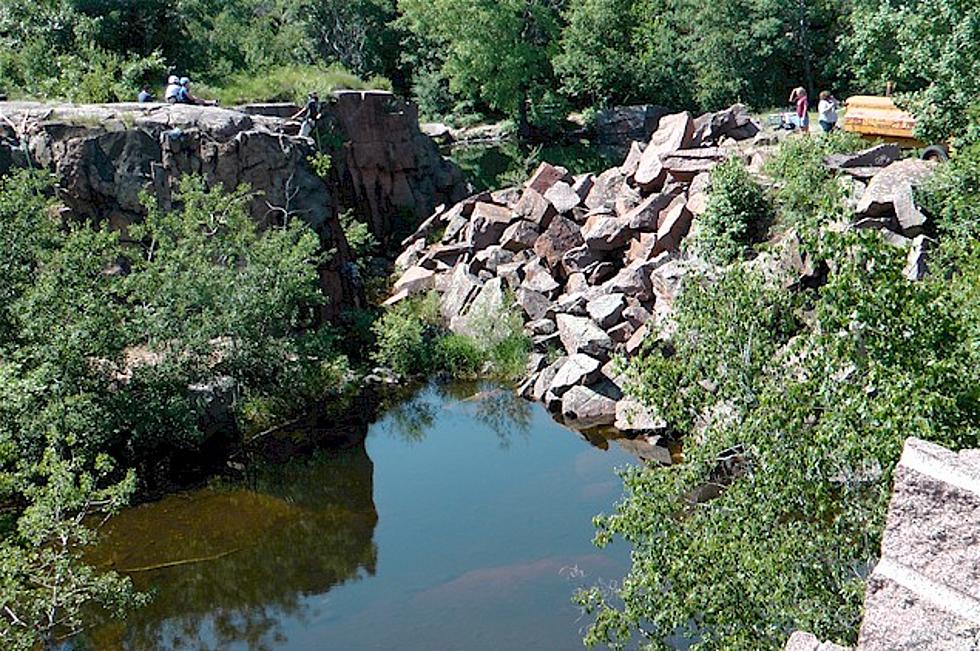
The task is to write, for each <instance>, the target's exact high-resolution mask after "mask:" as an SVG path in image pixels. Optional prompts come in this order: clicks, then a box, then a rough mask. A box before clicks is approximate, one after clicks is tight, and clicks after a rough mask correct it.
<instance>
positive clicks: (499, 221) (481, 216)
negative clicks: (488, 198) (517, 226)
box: [466, 201, 514, 251]
mask: <svg viewBox="0 0 980 651" xmlns="http://www.w3.org/2000/svg"><path fill="white" fill-rule="evenodd" d="M513 220H514V213H512V212H511V210H510V208H508V207H506V206H498V205H496V204H492V203H486V202H483V201H481V202H479V203H477V204H476V205H475V206H474V207H473V214H472V215H471V216H470V225H469V228H468V232H467V237H466V241H467V243H468V244H469V245H470V246H472V247H473V249H475V250H477V251H479V250H480V249H485V248H486V247H488V246H490V245H491V244H497V243H498V242H499V241H500V238H501V236H502V235H503V234H504V231H505V230H507V227H508V226H509V225H510V223H511V222H512V221H513Z"/></svg>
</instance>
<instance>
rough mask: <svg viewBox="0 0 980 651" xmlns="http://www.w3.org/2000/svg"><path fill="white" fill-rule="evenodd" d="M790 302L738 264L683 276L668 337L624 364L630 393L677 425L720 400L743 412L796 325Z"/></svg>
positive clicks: (686, 426) (688, 424) (689, 423)
mask: <svg viewBox="0 0 980 651" xmlns="http://www.w3.org/2000/svg"><path fill="white" fill-rule="evenodd" d="M795 307H796V306H795V304H794V299H793V296H792V295H791V294H789V293H788V292H786V291H785V290H783V289H782V288H779V287H773V286H770V285H769V284H767V282H766V281H765V280H764V278H763V277H762V275H761V273H759V272H754V271H747V270H745V269H742V268H740V267H738V266H734V267H732V268H730V269H729V270H727V271H726V272H724V273H723V274H722V275H721V277H720V278H718V279H715V280H712V279H709V278H707V277H701V278H691V279H689V281H688V282H687V284H686V285H685V291H684V292H683V293H682V294H681V296H680V297H679V298H678V305H677V317H676V323H677V331H676V333H675V334H674V336H673V337H671V339H670V342H669V344H659V345H658V344H657V343H653V344H652V345H650V346H649V347H648V348H647V349H646V350H645V352H644V354H643V355H641V356H640V357H639V358H638V359H637V361H636V362H635V363H633V364H632V366H631V368H630V372H631V374H632V376H633V384H634V385H635V393H636V394H637V395H638V396H639V397H640V398H641V399H642V400H643V401H644V402H645V403H647V404H649V405H652V406H653V407H654V408H655V409H656V411H657V412H658V413H661V414H662V415H663V416H664V417H665V418H667V419H668V421H669V422H671V423H672V424H674V425H675V426H676V427H678V428H679V429H680V430H682V431H689V430H691V429H692V428H694V426H695V424H696V423H697V422H698V420H699V419H700V418H702V417H703V415H704V414H706V413H708V412H710V411H711V410H712V409H714V408H716V407H718V406H719V405H722V404H724V406H725V407H726V408H727V409H730V410H733V412H734V414H735V415H736V417H737V415H738V414H744V413H746V412H748V411H749V410H750V409H752V408H753V407H754V406H755V405H756V403H757V401H758V399H759V393H760V391H761V389H762V387H761V382H762V381H763V380H764V374H763V371H764V369H765V368H766V367H767V366H768V365H769V364H770V363H771V361H772V359H773V356H774V355H775V354H776V352H777V351H778V350H779V349H780V347H782V346H783V345H785V344H786V342H787V341H788V340H789V338H790V337H791V336H792V335H793V334H794V333H795V331H796V330H797V329H798V327H799V324H798V323H797V319H796V318H795V316H794V308H795Z"/></svg>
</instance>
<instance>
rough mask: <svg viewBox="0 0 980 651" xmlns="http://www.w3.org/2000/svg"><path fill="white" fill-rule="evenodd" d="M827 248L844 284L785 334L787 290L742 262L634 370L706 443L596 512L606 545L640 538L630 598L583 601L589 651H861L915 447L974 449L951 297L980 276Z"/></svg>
mask: <svg viewBox="0 0 980 651" xmlns="http://www.w3.org/2000/svg"><path fill="white" fill-rule="evenodd" d="M822 251H823V254H824V255H826V256H829V257H830V258H831V267H832V268H833V269H834V270H835V272H834V273H833V274H832V276H831V279H830V281H829V283H828V285H826V286H825V287H823V288H822V289H821V290H820V291H819V292H818V293H815V294H814V295H812V296H810V300H811V301H814V302H815V304H814V305H813V307H812V311H811V312H810V317H809V321H808V323H807V325H803V323H802V322H800V323H796V324H795V327H793V323H794V322H793V320H792V319H789V318H787V317H786V316H783V317H779V318H777V319H775V322H773V320H772V317H773V316H775V315H785V314H786V308H787V307H788V305H787V304H786V301H787V298H786V296H785V293H784V292H782V291H781V290H776V289H766V288H765V286H763V285H761V284H760V283H761V281H760V280H748V279H747V278H746V279H737V280H730V277H731V276H732V275H738V274H739V273H742V272H743V270H740V269H737V268H733V269H732V271H730V272H729V274H728V275H727V276H726V278H725V279H724V280H722V281H721V282H719V283H718V284H715V285H709V286H706V287H702V288H700V289H698V287H697V286H695V287H694V288H689V289H688V292H687V293H686V294H685V295H684V296H685V297H686V298H685V299H684V300H683V301H682V304H681V305H680V306H679V313H678V328H677V332H676V334H675V335H674V337H673V339H672V341H673V342H674V346H675V348H676V352H675V354H673V355H672V356H670V357H669V358H664V357H663V356H662V354H660V353H659V351H657V350H653V351H648V352H647V354H645V355H644V356H642V357H641V358H639V360H637V361H636V362H635V363H634V365H633V372H634V373H636V374H637V375H636V377H638V378H639V383H638V386H637V390H638V392H639V395H640V396H641V397H643V398H644V399H645V400H646V401H648V402H649V403H651V404H653V405H655V406H658V407H660V408H661V409H662V410H663V411H664V413H665V414H667V416H668V420H669V421H670V422H671V423H673V424H674V425H675V426H677V427H679V428H680V429H681V430H682V431H689V432H697V436H696V437H693V436H692V437H689V438H687V439H686V440H685V452H684V456H685V463H684V464H683V465H681V466H675V467H672V468H667V469H647V468H637V469H633V470H630V471H627V472H626V473H625V475H624V479H625V482H626V489H627V497H626V498H625V499H624V501H623V502H621V503H620V504H619V505H618V506H617V508H616V511H615V513H614V514H613V515H611V516H606V517H601V518H599V519H598V523H599V533H598V536H597V538H598V541H599V542H600V543H605V542H607V541H608V540H610V539H611V538H612V537H613V536H622V537H624V538H625V539H626V540H628V541H630V542H631V543H632V544H633V569H632V571H631V573H630V575H629V576H628V577H627V578H626V579H625V581H624V582H623V584H622V587H621V589H620V590H618V591H617V595H609V594H603V593H602V591H600V590H592V591H590V592H588V593H586V594H583V595H581V598H582V602H583V603H584V604H586V605H587V606H588V607H589V608H591V609H595V611H596V612H597V613H598V616H597V620H596V624H595V625H594V626H593V628H592V629H591V631H590V633H589V636H588V638H587V639H588V641H590V642H592V643H598V642H606V641H609V640H619V641H620V642H624V643H625V642H627V641H628V640H629V636H630V635H631V634H632V633H631V632H633V631H636V630H638V629H637V627H638V626H642V629H641V630H642V632H643V635H644V637H645V638H646V642H647V644H648V645H649V647H650V648H662V647H664V646H665V645H664V644H663V639H665V638H666V637H668V636H670V635H674V634H681V635H683V636H687V637H688V638H689V639H693V640H696V641H697V644H696V645H695V647H694V648H705V649H769V648H771V649H779V648H782V646H783V644H784V643H785V639H786V636H787V634H788V632H789V631H792V630H793V629H796V628H801V629H805V630H809V631H813V632H815V633H816V634H817V635H818V636H819V637H821V638H824V639H827V638H829V639H832V640H837V641H839V642H844V643H853V642H854V637H855V634H856V626H857V623H858V621H859V619H860V615H861V601H862V582H861V576H862V571H863V570H864V569H865V568H866V567H867V566H868V564H869V563H871V562H873V560H874V558H875V557H876V555H877V553H878V545H879V542H880V535H881V530H882V526H883V522H884V514H885V507H886V504H887V501H888V497H889V493H890V487H891V470H892V468H893V467H894V465H895V463H896V462H897V459H898V456H899V454H900V451H901V446H902V442H903V441H904V439H905V437H907V436H909V435H915V436H919V437H923V438H926V439H931V440H934V441H938V442H941V443H944V444H947V445H953V446H956V447H960V446H964V445H970V446H973V445H976V444H977V438H976V434H977V429H976V425H977V422H978V420H977V416H978V412H977V407H978V406H980V403H978V394H977V391H976V386H977V384H976V382H977V377H976V374H977V371H976V369H977V366H976V359H975V356H976V350H975V347H974V346H972V344H971V343H970V341H971V339H970V335H969V333H970V332H971V331H972V330H973V329H974V328H975V326H974V325H973V324H974V323H975V313H976V307H975V305H976V303H975V302H970V301H968V300H967V299H966V297H965V296H961V295H960V293H959V290H958V288H960V287H963V288H966V287H968V286H972V285H971V284H972V283H973V282H975V278H973V276H974V275H975V274H974V273H972V272H971V273H969V274H964V275H963V276H962V277H961V278H958V279H956V280H955V281H954V283H953V289H950V287H949V281H947V280H945V279H942V278H938V279H932V278H931V279H929V280H927V281H923V282H919V283H912V282H909V281H907V280H905V279H904V278H903V276H902V267H903V264H904V260H903V257H904V256H903V255H902V254H901V252H897V251H895V250H893V249H892V248H891V247H889V246H887V245H886V244H884V243H883V242H881V241H880V240H879V239H878V238H877V236H876V235H874V234H869V233H858V234H855V233H848V234H845V235H835V234H826V235H824V236H823V240H822ZM733 282H734V283H739V282H741V283H745V285H744V286H743V287H742V288H741V289H740V288H738V287H737V286H733V285H732V283H733ZM726 283H727V284H726ZM972 291H975V290H971V292H972ZM691 292H694V294H693V296H692V295H691ZM732 304H734V306H735V310H734V311H732V307H731V306H732ZM757 312H761V313H762V314H763V318H766V317H768V320H769V321H770V322H769V323H765V322H760V317H759V316H755V315H756V314H757ZM733 329H737V330H738V332H737V333H734V334H733V333H731V332H730V331H731V330H733ZM791 335H792V338H789V337H790V336H791ZM719 406H724V409H721V410H719ZM706 414H711V415H712V416H711V417H709V418H704V417H703V416H704V415H706ZM614 597H618V598H620V599H622V602H623V605H622V606H616V605H614V601H615V600H614Z"/></svg>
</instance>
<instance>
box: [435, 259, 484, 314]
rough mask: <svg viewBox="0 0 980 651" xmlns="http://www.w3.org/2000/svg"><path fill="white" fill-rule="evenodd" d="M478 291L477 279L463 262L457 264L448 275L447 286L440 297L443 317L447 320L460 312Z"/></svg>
mask: <svg viewBox="0 0 980 651" xmlns="http://www.w3.org/2000/svg"><path fill="white" fill-rule="evenodd" d="M479 291H480V281H479V279H478V278H477V277H476V276H474V275H472V274H470V273H469V271H468V270H467V266H466V265H465V264H460V265H457V266H456V268H455V269H453V271H452V274H451V275H450V281H449V287H448V288H447V289H446V291H445V293H443V295H442V297H441V298H440V311H441V312H442V316H443V318H445V319H446V320H447V321H449V320H452V318H453V317H456V316H459V315H460V314H462V313H463V311H464V310H465V309H466V308H467V307H468V306H469V303H470V301H471V300H472V299H473V298H475V297H476V294H477V292H479Z"/></svg>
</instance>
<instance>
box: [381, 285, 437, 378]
mask: <svg viewBox="0 0 980 651" xmlns="http://www.w3.org/2000/svg"><path fill="white" fill-rule="evenodd" d="M438 311H439V299H438V296H437V295H435V294H434V293H430V294H428V295H426V296H425V297H424V298H422V299H417V300H411V301H402V302H401V303H399V304H397V305H396V306H394V307H393V308H391V309H389V310H387V311H386V312H385V313H384V314H383V315H382V316H381V318H380V319H378V321H377V322H376V323H375V325H374V328H373V330H374V334H375V337H376V338H377V342H378V348H377V350H376V351H375V352H374V355H373V357H374V360H375V361H376V362H377V363H378V364H382V365H384V366H387V367H388V368H390V369H391V370H393V371H395V372H396V373H398V374H400V375H409V376H411V375H418V374H424V373H427V372H429V371H430V370H431V363H432V360H433V348H432V347H433V344H434V341H435V334H436V332H437V331H438V328H439V325H438V324H439V318H438Z"/></svg>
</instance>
